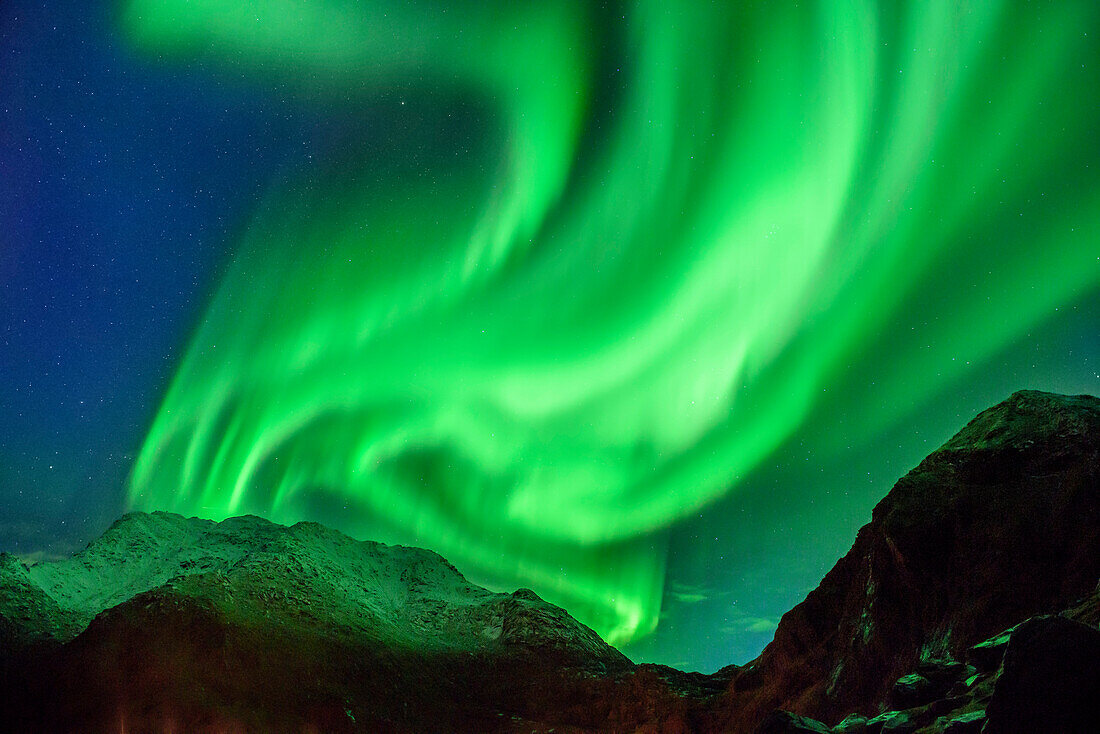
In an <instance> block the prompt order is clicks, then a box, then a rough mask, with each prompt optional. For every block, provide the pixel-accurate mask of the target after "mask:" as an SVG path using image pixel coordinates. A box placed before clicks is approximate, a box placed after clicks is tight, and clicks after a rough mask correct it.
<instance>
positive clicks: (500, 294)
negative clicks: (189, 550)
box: [120, 0, 1100, 643]
mask: <svg viewBox="0 0 1100 734" xmlns="http://www.w3.org/2000/svg"><path fill="white" fill-rule="evenodd" d="M619 10H620V12H608V11H606V10H598V9H595V8H588V7H586V6H584V5H581V4H576V3H571V2H537V3H501V4H499V5H498V4H495V3H492V4H490V3H480V2H471V3H465V4H452V5H448V6H444V4H442V3H406V2H397V1H396V0H393V1H391V2H374V3H366V2H355V1H354V0H313V2H304V1H302V2H299V1H296V0H263V1H261V2H247V3H246V2H230V1H229V0H191V1H190V2H188V1H186V0H131V1H130V2H127V3H126V4H125V5H124V7H123V9H122V12H121V14H120V22H121V23H122V25H123V27H124V29H125V32H126V34H127V36H128V37H129V38H130V39H131V40H132V42H133V43H134V44H135V45H136V46H137V47H139V48H141V49H144V50H146V51H147V52H149V53H150V54H154V55H156V56H157V57H164V56H166V55H167V56H172V57H175V58H177V59H181V60H187V59H195V58H200V57H201V58H203V59H205V60H206V61H208V62H210V63H213V64H215V65H219V66H223V67H224V68H226V69H227V70H231V71H233V72H234V73H237V74H242V73H243V74H244V75H245V76H246V77H249V76H250V77H251V78H253V79H255V80H257V83H260V84H266V83H277V84H280V85H283V86H284V87H285V88H288V89H290V90H292V91H293V93H295V94H298V95H300V96H301V97H302V98H303V99H306V100H312V101H314V102H316V103H317V104H327V103H332V104H339V103H340V102H341V101H346V100H348V99H352V98H355V99H358V100H368V101H369V100H371V99H389V100H394V99H397V98H398V97H400V98H401V99H405V98H408V99H409V100H411V101H412V103H413V104H414V105H419V106H423V105H429V106H431V105H432V104H433V103H436V104H437V106H438V109H437V110H436V111H435V112H436V114H435V115H434V117H433V116H432V114H431V113H430V112H429V113H426V114H427V117H426V118H425V117H424V116H423V115H422V116H421V118H420V119H421V120H424V119H427V120H428V122H426V123H423V122H422V123H421V124H420V128H418V129H414V130H413V131H412V132H411V133H410V134H413V135H423V136H424V138H425V140H424V142H423V143H421V144H420V145H421V146H422V148H423V149H425V150H427V151H428V153H426V154H425V156H424V158H425V159H426V160H418V161H416V162H410V161H404V162H402V161H393V160H388V159H386V158H385V156H384V155H381V156H378V157H377V158H376V157H374V154H373V153H370V152H369V151H370V150H373V149H370V148H366V147H365V148H363V150H361V151H360V150H357V149H354V147H353V148H352V149H350V150H349V151H348V154H347V156H346V157H345V158H344V159H342V160H335V161H329V162H327V163H322V164H318V165H317V166H316V167H315V169H314V170H311V171H307V172H299V174H298V175H297V176H296V177H291V179H290V180H287V181H281V182H278V183H275V184H272V187H271V192H270V194H269V195H268V196H267V197H266V199H265V201H263V202H262V203H261V204H260V205H258V206H257V207H256V211H255V212H254V214H253V216H252V219H251V222H250V223H249V224H248V226H247V227H246V228H245V229H244V233H243V235H242V241H241V242H240V244H239V247H238V249H237V253H238V254H237V255H236V257H235V260H234V261H233V263H232V265H231V266H230V268H229V270H228V272H227V273H226V274H225V276H224V279H223V281H222V282H221V285H220V287H219V290H218V291H217V294H216V296H215V297H214V299H213V302H212V303H211V304H210V306H209V309H208V311H207V313H206V315H205V318H204V319H203V321H202V323H201V325H200V326H199V328H198V329H197V331H196V333H195V335H194V338H193V342H192V344H191V345H190V347H189V350H188V351H187V353H186V355H185V357H184V359H183V360H182V363H181V365H180V367H179V370H178V373H177V374H176V376H175V378H174V380H173V382H172V383H171V386H170V388H169V390H168V392H167V395H166V397H165V398H164V402H163V405H162V406H161V408H160V410H159V412H158V414H157V416H156V418H155V420H154V422H153V425H152V427H151V430H150V432H149V435H148V438H147V440H146V443H145V445H144V447H143V448H142V451H141V453H140V456H139V457H138V459H137V461H136V464H135V467H134V470H133V474H132V477H131V484H130V490H129V491H130V502H131V504H132V505H133V506H134V507H135V508H138V509H148V510H152V509H166V510H172V511H177V512H183V513H186V514H194V515H200V516H203V517H208V518H214V519H220V518H224V517H227V516H230V515H236V514H242V513H247V512H251V513H255V514H259V515H262V516H265V517H268V518H271V519H273V520H275V521H278V522H285V523H291V522H295V521H298V520H302V519H315V520H321V521H323V522H326V523H328V524H331V525H334V526H336V527H339V528H341V529H343V530H344V531H346V532H349V533H350V534H352V535H355V536H358V537H372V538H376V539H381V540H386V541H388V542H402V543H409V544H417V545H424V546H426V547H429V548H432V549H434V550H436V551H438V552H440V553H441V554H443V555H444V556H446V557H447V558H449V559H450V560H452V561H453V562H454V563H456V564H457V565H458V566H459V567H460V568H462V569H463V570H466V571H469V572H472V576H473V577H474V578H476V579H479V580H481V581H483V582H487V583H491V584H497V585H500V586H511V587H515V586H516V585H524V586H530V587H532V588H534V589H535V590H536V591H538V592H539V593H540V594H543V595H544V596H545V597H547V598H548V599H550V600H551V601H554V602H556V603H559V604H561V605H563V606H565V607H566V608H567V609H569V610H570V611H571V612H572V613H574V614H575V615H576V616H577V617H578V618H580V619H581V620H583V621H585V622H586V623H588V624H590V625H591V626H592V627H594V628H595V629H596V630H597V631H598V632H600V633H601V634H602V635H604V636H605V638H607V639H608V640H610V641H611V642H613V643H624V642H627V641H629V640H631V639H635V638H637V637H639V636H640V635H644V634H646V633H648V632H650V631H652V630H653V629H654V627H655V625H656V623H657V619H658V614H659V612H660V605H661V599H662V585H663V581H664V568H665V554H666V549H667V533H668V530H669V528H670V527H671V526H673V524H675V523H676V522H677V521H679V520H682V519H684V518H687V517H689V516H691V515H693V514H696V515H697V514H698V513H699V512H700V511H701V510H702V509H703V508H705V507H706V506H707V505H708V504H709V503H711V502H712V501H714V500H715V499H717V498H719V497H721V496H723V495H725V494H727V493H729V492H731V491H736V487H737V485H738V481H739V480H740V479H741V478H743V477H744V476H745V475H746V474H747V473H748V472H750V471H751V470H752V469H753V468H754V467H756V466H758V465H759V464H760V462H762V461H763V460H764V459H766V458H767V457H768V456H769V455H771V454H773V453H774V452H775V451H776V450H777V448H778V447H780V446H781V445H782V444H783V442H784V441H785V440H787V439H789V438H790V437H791V436H792V434H793V433H794V432H795V431H796V430H797V429H798V428H799V427H800V425H802V423H803V422H804V421H805V420H807V417H808V416H809V415H810V413H811V411H813V410H814V409H815V406H816V405H818V404H819V402H820V401H821V400H822V396H823V395H824V394H825V391H828V390H829V389H831V388H832V387H833V386H834V384H835V383H836V382H837V381H838V380H841V379H842V377H843V375H844V374H845V370H847V369H848V367H849V366H850V365H852V364H853V363H859V362H861V361H862V362H866V361H867V360H872V359H873V360H878V361H879V362H880V364H879V365H878V367H877V370H876V375H878V378H879V379H880V380H882V381H884V382H885V383H886V384H887V389H886V393H887V394H904V395H905V396H906V400H907V401H908V402H907V403H906V404H907V405H909V404H910V403H915V404H920V402H921V401H928V400H930V399H932V398H933V397H934V396H935V395H936V392H937V391H938V390H941V389H943V387H944V386H945V385H947V384H949V383H950V382H951V381H953V380H958V379H959V378H961V377H962V376H963V375H964V373H966V372H967V371H969V370H973V369H975V367H976V366H977V365H980V364H981V362H982V360H986V359H989V358H991V357H992V356H994V355H995V354H996V353H997V352H998V351H999V350H1002V349H1004V348H1005V347H1007V346H1009V345H1011V344H1012V343H1013V342H1014V340H1016V339H1019V338H1020V337H1021V336H1022V335H1023V334H1024V333H1025V332H1026V331H1027V330H1029V329H1031V328H1034V327H1036V326H1037V325H1039V324H1041V323H1042V321H1043V320H1044V319H1046V318H1048V317H1049V316H1050V315H1051V313H1052V312H1053V311H1054V310H1055V309H1056V308H1058V307H1059V306H1063V305H1066V304H1070V303H1072V302H1073V301H1074V299H1078V298H1081V297H1083V296H1084V295H1087V294H1089V293H1092V292H1094V291H1095V289H1097V288H1098V286H1100V257H1098V255H1100V245H1098V243H1100V165H1097V166H1093V167H1090V166H1089V162H1090V161H1091V162H1096V161H1100V156H1098V155H1097V154H1098V152H1100V147H1098V143H1097V141H1098V140H1100V128H1098V125H1097V118H1098V115H1097V110H1100V93H1098V90H1100V78H1098V70H1100V63H1098V61H1100V60H1098V59H1096V58H1094V57H1093V56H1092V55H1090V54H1091V53H1092V50H1094V49H1095V35H1096V33H1098V32H1100V30H1098V25H1100V24H1098V23H1097V20H1098V17H1097V14H1098V11H1097V4H1096V3H1095V2H1093V0H1082V1H1081V2H1052V3H1046V4H1044V3H1032V4H1028V5H1026V6H1025V5H1024V4H1023V3H1019V4H1015V3H1004V2H980V1H975V2H959V3H953V2H934V3H892V2H883V3H881V4H878V3H871V2H858V1H856V0H836V1H835V2H828V1H822V2H809V3H802V4H801V7H793V6H792V5H790V4H785V3H769V2H742V3H735V2H715V3H710V2H698V1H696V0H687V1H684V2H673V1H672V0H638V1H637V2H629V3H623V4H622V6H621V8H620V9H619ZM622 18H625V20H622ZM610 19H614V20H615V23H616V24H615V26H614V28H611V22H610ZM611 36H614V43H611V42H609V41H608V38H609V37H611ZM609 49H610V51H609ZM392 107H393V110H394V114H395V115H396V114H399V112H398V110H399V109H407V106H406V105H403V104H402V105H396V104H395V105H392ZM455 110H464V111H465V112H464V114H465V117H466V118H467V119H470V118H473V119H474V120H475V124H473V125H472V127H473V128H475V130H476V133H475V134H467V133H468V132H469V131H468V130H467V131H466V132H461V131H460V132H458V133H455V132H454V131H453V130H448V129H446V126H447V125H448V124H449V123H448V121H449V120H453V119H456V118H457V117H458V116H452V114H451V113H452V112H454V111H455ZM456 124H457V123H456ZM467 127H471V125H470V124H468V123H467ZM463 136H465V138H464V137H463ZM466 138H469V139H466ZM452 139H462V144H461V145H460V146H458V147H456V149H455V150H453V151H448V150H446V146H447V144H448V141H449V140H452ZM382 143H383V145H384V144H385V141H382ZM402 145H405V149H413V150H417V148H416V147H415V146H410V145H409V144H408V142H407V141H405V142H404V143H402ZM437 148H438V149H439V150H437ZM921 294H925V295H924V296H922V295H921ZM914 303H919V304H922V307H924V308H926V309H927V313H926V314H923V315H920V316H914V315H913V314H911V313H908V314H907V313H905V310H906V309H910V308H911V307H912V305H913V304H914ZM902 317H904V319H902ZM899 319H902V320H903V321H904V323H906V324H908V323H915V324H920V332H919V334H914V335H913V338H912V339H906V338H895V342H892V343H896V344H898V345H899V346H898V348H897V349H895V350H893V352H892V353H888V354H883V353H875V354H869V353H868V351H867V349H866V348H865V345H866V344H867V343H868V342H874V341H875V340H880V341H881V340H882V339H883V335H884V334H888V333H890V332H891V330H892V329H894V328H895V324H896V323H897V322H898V320H899ZM904 336H905V335H902V337H904ZM945 354H950V355H951V357H952V359H951V360H949V361H947V362H946V365H947V366H946V367H945V366H944V364H945V361H944V359H943V356H944V355H945ZM857 394H858V393H857ZM854 415H855V416H857V418H856V420H857V422H858V425H857V426H855V427H853V426H851V425H849V426H847V431H848V434H847V435H849V436H851V435H856V436H857V437H858V436H862V437H864V438H870V437H872V436H873V435H875V434H876V432H879V431H882V430H884V429H885V428H886V427H888V426H890V425H892V424H894V423H895V422H896V421H898V420H900V419H901V418H903V417H904V414H903V411H900V410H899V409H898V407H897V404H893V403H891V404H867V405H861V406H859V409H858V410H857V411H856V412H855V413H854ZM834 448H837V447H834Z"/></svg>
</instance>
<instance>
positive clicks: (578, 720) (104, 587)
mask: <svg viewBox="0 0 1100 734" xmlns="http://www.w3.org/2000/svg"><path fill="white" fill-rule="evenodd" d="M1098 578H1100V400H1097V399H1096V398H1092V397H1088V396H1078V397H1065V396H1057V395H1049V394H1044V393H1036V392H1021V393H1016V394H1015V395H1013V396H1012V397H1011V398H1009V400H1007V401H1005V402H1004V403H1001V404H1000V405H998V406H995V407H994V408H991V409H989V410H987V411H985V412H983V413H982V414H980V415H979V416H978V417H977V418H975V419H974V420H973V421H971V423H970V424H969V425H967V426H966V427H965V428H964V429H963V430H962V431H960V432H959V434H958V435H956V436H955V437H954V438H952V439H951V440H950V441H948V442H947V443H946V444H945V445H944V446H943V447H941V448H940V449H939V450H938V451H936V452H934V453H933V454H932V455H930V456H929V457H928V458H927V459H925V460H924V461H923V462H921V464H920V465H919V466H918V467H916V468H915V469H914V470H913V471H912V472H910V473H909V474H908V475H906V476H905V477H903V478H902V479H901V480H900V481H899V482H898V483H897V485H896V486H895V487H894V488H893V490H892V491H891V492H890V493H889V494H888V495H887V497H886V498H885V499H883V500H882V502H880V503H879V505H878V506H877V507H876V508H875V510H874V513H873V516H872V520H871V522H870V523H869V524H868V525H866V526H864V527H863V528H862V529H861V530H860V531H859V533H858V535H857V537H856V540H855V543H854V545H853V547H852V549H851V551H849V553H848V554H847V555H845V556H844V558H842V559H841V560H840V561H839V562H838V563H837V564H836V566H835V567H834V568H833V569H832V570H831V571H830V572H829V573H828V574H827V575H826V576H825V578H824V579H823V580H822V582H821V584H820V585H819V587H818V588H817V589H816V590H814V591H813V592H812V593H811V594H810V595H809V596H808V597H807V598H806V600H805V601H804V602H802V603H801V604H799V605H798V606H797V607H795V608H794V609H792V610H791V611H790V612H788V613H787V614H786V615H784V617H783V619H782V621H781V623H780V625H779V628H778V630H777V632H776V636H775V639H774V641H773V642H772V643H771V644H770V645H769V646H768V647H767V648H766V649H765V650H764V652H763V653H762V654H761V655H760V657H759V658H757V659H756V660H755V661H753V662H752V663H750V664H749V665H746V666H743V667H739V666H729V667H728V668H724V669H723V670H721V671H719V672H718V673H715V674H713V675H709V676H707V675H700V674H696V673H684V672H682V671H677V670H674V669H672V668H668V667H665V666H659V665H633V664H632V663H631V662H630V661H629V660H627V659H626V658H625V657H623V656H622V655H621V654H620V653H618V652H617V651H616V650H614V649H613V648H611V647H610V646H608V645H607V644H606V643H604V642H603V641H602V640H601V639H599V637H598V636H597V635H596V634H595V633H594V632H592V631H591V630H589V629H588V628H587V627H584V626H583V625H581V624H579V623H578V622H576V621H575V620H574V619H572V618H571V617H570V616H569V615H568V614H566V613H565V612H564V611H563V610H561V609H559V608H557V607H555V606H553V605H551V604H548V603H546V602H544V601H543V600H541V599H540V598H539V597H538V596H537V595H536V594H534V592H531V591H529V590H525V589H520V590H518V591H516V592H514V593H512V594H500V593H493V592H490V591H488V590H486V589H482V588H480V587H477V586H474V585H472V584H470V583H469V582H468V581H466V579H465V578H464V577H463V576H462V574H461V573H459V572H458V571H457V570H456V569H455V568H454V567H453V566H451V565H450V564H449V563H447V562H446V561H445V560H444V559H443V558H441V557H440V556H438V555H436V554H435V553H432V552H430V551H426V550H421V549H416V548H404V547H399V546H396V547H392V546H386V545H382V544H378V543H371V542H359V541H355V540H352V539H351V538H348V537H346V536H344V535H342V534H340V533H338V532H336V531H333V530H329V529H327V528H325V527H322V526H320V525H317V524H315V523H299V524H297V525H295V526H293V527H289V528H287V527H282V526H278V525H274V524H272V523H270V522H267V521H265V520H262V519H260V518H256V517H242V518H232V519H229V520H226V521H224V522H221V523H212V522H208V521H204V520H198V519H194V518H191V519H185V518H182V517H180V516H178V515H171V514H166V513H153V514H143V513H134V514H131V515H127V516H125V517H123V518H122V519H121V520H119V521H118V522H117V523H115V525H114V526H112V528H110V529H109V530H108V531H107V532H106V533H105V534H104V535H103V536H102V537H101V538H99V539H98V540H96V541H95V542H93V543H92V544H91V545H89V547H88V548H87V549H86V550H84V551H83V552H81V553H79V554H77V555H75V556H74V557H72V558H70V559H66V560H63V561H56V562H51V563H39V564H34V565H30V566H28V565H25V564H23V563H22V562H21V561H19V559H17V558H15V557H14V556H11V555H8V554H0V714H2V715H0V731H11V732H36V731H40V732H56V731H74V732H76V731H89V732H91V731H123V730H124V731H163V730H177V731H249V732H251V731H263V732H283V731H285V732H291V731H293V732H302V731H317V732H353V731H369V732H385V731H402V732H406V731H407V732H422V731H478V732H488V731H506V732H513V731H515V732H519V731H523V732H531V731H551V730H553V731H557V732H587V731H601V732H635V731H637V732H646V733H648V734H658V733H659V732H665V733H667V734H677V733H681V732H733V733H734V734H736V733H738V732H744V733H748V732H754V731H760V732H780V731H804V732H805V731H809V732H822V731H832V732H835V733H836V734H880V733H886V732H893V733H894V734H899V733H901V732H914V733H916V734H966V733H967V732H975V733H976V732H981V731H984V732H986V734H998V733H999V732H1015V731H1024V730H1028V731H1041V730H1051V731H1055V730H1056V731H1060V732H1064V733H1067V734H1068V733H1071V732H1086V731H1089V732H1091V731H1094V730H1095V729H1094V728H1093V727H1092V726H1091V723H1092V721H1093V720H1094V719H1095V718H1096V717H1095V713H1096V712H1095V711H1094V709H1093V708H1092V707H1093V706H1094V703H1093V702H1094V701H1096V700H1097V698H1098V697H1100V696H1098V692H1097V691H1096V682H1097V680H1098V676H1097V671H1096V670H1095V667H1096V661H1097V659H1098V656H1097V649H1098V645H1100V642H1098V639H1100V631H1098V630H1097V624H1098V623H1100V586H1098V585H1097V580H1098ZM1051 614H1055V615H1057V616H1043V615H1051ZM1066 661H1068V662H1066ZM1090 666H1091V667H1090ZM1021 706H1022V707H1023V709H1021ZM1025 709H1026V711H1025ZM1029 717H1030V718H1029ZM1021 721H1023V722H1024V723H1025V726H1024V728H1020V724H1019V722H1021ZM829 724H832V725H833V728H832V729H829V727H828V726H827V725H829ZM1014 727H1015V728H1014ZM1028 727H1030V728H1028ZM1036 727H1038V728H1036ZM1051 727H1053V728H1051Z"/></svg>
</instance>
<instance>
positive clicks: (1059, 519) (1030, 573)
mask: <svg viewBox="0 0 1100 734" xmlns="http://www.w3.org/2000/svg"><path fill="white" fill-rule="evenodd" d="M1098 578H1100V400H1097V399H1096V398H1094V397H1091V396H1076V397H1069V396H1062V395H1052V394H1049V393H1040V392H1034V391H1022V392H1017V393H1015V394H1014V395H1012V396H1011V397H1010V398H1009V399H1008V400H1006V401H1004V402H1003V403H1000V404H998V405H996V406H994V407H992V408H990V409H988V410H986V411H984V412H982V413H981V414H979V415H978V416H977V417H976V418H975V419H974V420H972V421H971V422H970V423H969V424H968V425H967V426H966V427H965V428H963V429H962V430H961V431H960V432H959V433H958V434H956V435H955V436H954V437H953V438H951V439H950V440H949V441H948V442H947V443H946V444H944V446H942V447H941V448H940V449H938V450H937V451H935V452H933V453H932V454H931V455H930V456H928V458H926V459H925V460H924V461H922V462H921V463H920V465H919V466H917V467H916V468H915V469H913V470H912V471H911V472H909V473H908V474H907V475H906V476H905V477H903V478H902V479H901V480H899V481H898V482H897V484H896V485H895V486H894V488H893V489H892V490H891V491H890V493H889V494H888V495H887V496H886V497H885V498H884V499H883V500H882V501H881V502H880V503H879V504H878V506H877V507H875V509H874V512H873V514H872V519H871V522H870V523H868V524H867V525H865V526H864V527H863V528H861V529H860V531H859V533H858V535H857V537H856V540H855V543H854V545H853V546H852V549H851V550H850V551H849V552H848V554H847V555H845V556H844V557H843V558H842V559H840V561H838V562H837V564H836V566H834V567H833V569H832V570H831V571H829V573H828V574H827V575H826V576H825V578H824V579H823V580H822V582H821V584H820V585H819V586H818V588H817V589H815V590H814V591H813V592H811V593H810V594H809V596H808V597H807V598H806V600H805V601H803V602H802V603H801V604H799V605H798V606H796V607H795V608H794V609H792V610H791V611H790V612H788V613H787V614H786V615H784V616H783V618H782V620H781V621H780V624H779V628H778V629H777V631H776V634H775V638H774V640H773V642H772V643H771V644H769V645H768V646H767V647H766V648H765V650H764V651H763V653H762V654H761V655H760V657H759V658H758V659H757V660H756V661H754V662H753V663H752V664H751V665H750V666H747V667H746V669H745V671H744V672H743V673H742V674H740V675H739V676H737V677H736V678H735V679H734V680H733V682H732V683H731V685H730V686H729V689H728V690H727V693H726V696H725V699H724V701H723V702H722V705H721V706H720V713H719V714H718V716H717V721H718V723H719V725H721V726H723V727H730V728H731V729H733V730H735V731H741V730H747V729H749V728H750V727H751V725H752V724H753V722H755V721H758V720H759V719H760V718H762V717H763V716H764V715H765V714H767V713H768V712H769V711H771V710H772V709H774V708H784V709H789V710H792V711H794V712H796V713H800V714H805V715H809V716H812V717H814V718H817V719H821V720H823V721H826V722H832V721H836V720H838V719H840V718H841V717H842V716H844V715H845V714H847V713H849V712H852V711H856V710H861V711H863V712H865V713H874V712H875V711H876V710H881V707H882V706H883V705H884V702H885V700H886V698H887V694H888V693H889V692H890V690H891V686H892V685H893V683H894V681H896V680H897V679H898V678H899V677H900V676H901V675H903V674H905V673H908V672H910V671H912V670H914V668H916V667H917V665H918V663H919V662H920V661H921V660H935V659H943V658H954V659H957V660H961V659H962V658H963V656H964V654H965V651H966V650H967V649H968V648H969V647H970V646H972V645H974V644H976V643H978V642H981V641H982V640H985V639H986V638H988V637H990V636H992V635H994V634H995V633H997V632H999V631H1000V630H1003V629H1005V628H1007V627H1010V626H1012V625H1014V624H1016V623H1018V622H1020V621H1021V620H1023V619H1025V618H1026V617H1029V616H1031V615H1034V614H1040V613H1045V612H1052V611H1059V610H1062V609H1065V608H1066V607H1067V606H1069V605H1071V604H1072V603H1074V602H1075V601H1076V600H1078V599H1080V598H1082V597H1085V596H1086V595H1088V594H1089V593H1090V592H1092V591H1093V589H1094V588H1095V587H1096V585H1097V579H1098Z"/></svg>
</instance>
